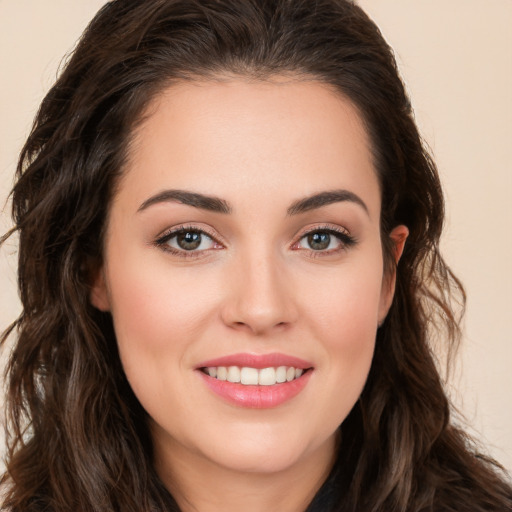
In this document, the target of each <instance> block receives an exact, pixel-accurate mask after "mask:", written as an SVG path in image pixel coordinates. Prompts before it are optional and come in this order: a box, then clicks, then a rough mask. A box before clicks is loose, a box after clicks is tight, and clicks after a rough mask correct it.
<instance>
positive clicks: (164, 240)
mask: <svg viewBox="0 0 512 512" xmlns="http://www.w3.org/2000/svg"><path fill="white" fill-rule="evenodd" d="M156 244H157V245H158V246H159V247H161V248H162V249H164V250H166V251H169V252H171V253H173V254H176V255H178V256H182V257H190V256H195V255H199V254H198V253H202V252H203V251H208V250H210V249H220V248H222V245H221V244H219V243H218V242H217V241H215V240H214V239H213V238H212V237H211V236H209V235H208V234H207V233H205V232H204V231H203V230H201V229H197V228H193V229H192V228H178V229H174V230H171V231H169V232H167V233H165V234H164V235H163V236H161V237H160V238H158V240H156Z"/></svg>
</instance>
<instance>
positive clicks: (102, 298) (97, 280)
mask: <svg viewBox="0 0 512 512" xmlns="http://www.w3.org/2000/svg"><path fill="white" fill-rule="evenodd" d="M89 300H90V301H91V304H92V305H93V306H94V307H95V308H97V309H99V310H100V311H103V312H107V311H110V300H109V297H108V291H107V284H106V279H105V273H104V271H103V268H99V269H98V270H97V271H96V272H95V275H94V277H93V279H92V286H91V292H90V295H89Z"/></svg>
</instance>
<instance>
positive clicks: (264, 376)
mask: <svg viewBox="0 0 512 512" xmlns="http://www.w3.org/2000/svg"><path fill="white" fill-rule="evenodd" d="M275 383H276V371H275V370H274V368H262V369H261V370H260V374H259V377H258V384H259V385H260V386H273V385H274V384H275Z"/></svg>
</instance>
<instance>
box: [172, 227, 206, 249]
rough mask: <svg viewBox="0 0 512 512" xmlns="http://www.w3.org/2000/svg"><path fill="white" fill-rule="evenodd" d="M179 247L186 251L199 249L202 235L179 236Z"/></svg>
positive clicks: (184, 234)
mask: <svg viewBox="0 0 512 512" xmlns="http://www.w3.org/2000/svg"><path fill="white" fill-rule="evenodd" d="M177 242H178V245H179V246H180V247H181V248H182V249H184V250H185V251H192V250H193V249H197V248H198V247H199V245H200V244H201V234H200V233H194V232H190V231H188V232H186V233H179V234H178V236H177Z"/></svg>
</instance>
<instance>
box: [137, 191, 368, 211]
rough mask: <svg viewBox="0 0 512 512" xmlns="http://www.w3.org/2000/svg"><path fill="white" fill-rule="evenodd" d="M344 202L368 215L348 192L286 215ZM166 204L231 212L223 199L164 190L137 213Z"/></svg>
mask: <svg viewBox="0 0 512 512" xmlns="http://www.w3.org/2000/svg"><path fill="white" fill-rule="evenodd" d="M345 201H349V202H352V203H355V204H357V205H359V206H360V207H361V208H363V210H364V211H365V212H366V213H367V214H368V213H369V211H368V207H367V206H366V204H365V202H364V201H363V200H362V199H361V198H360V197H359V196H358V195H357V194H354V193H353V192H350V190H328V191H324V192H319V193H317V194H313V195H311V196H308V197H305V198H302V199H299V200H297V201H294V202H293V203H292V204H291V206H290V207H289V208H288V210H287V212H286V213H287V214H288V215H289V216H291V215H298V214H301V213H305V212H308V211H311V210H315V209H317V208H321V207H322V206H327V205H330V204H333V203H340V202H345ZM167 202H177V203H181V204H185V205H187V206H193V207H194V208H200V209H202V210H207V211H211V212H216V213H223V214H229V213H231V212H232V208H231V206H230V205H229V203H228V202H227V201H225V200H224V199H220V198H218V197H215V196H208V195H205V194H200V193H198V192H188V191H186V190H164V191H163V192H159V193H158V194H155V195H154V196H151V197H150V198H149V199H146V200H145V201H144V202H143V203H142V204H141V205H140V206H139V209H138V210H137V211H138V212H141V211H143V210H146V209H147V208H149V207H150V206H153V205H155V204H159V203H167Z"/></svg>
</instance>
